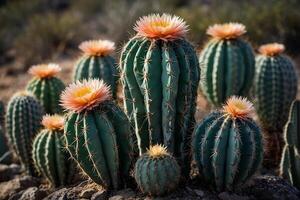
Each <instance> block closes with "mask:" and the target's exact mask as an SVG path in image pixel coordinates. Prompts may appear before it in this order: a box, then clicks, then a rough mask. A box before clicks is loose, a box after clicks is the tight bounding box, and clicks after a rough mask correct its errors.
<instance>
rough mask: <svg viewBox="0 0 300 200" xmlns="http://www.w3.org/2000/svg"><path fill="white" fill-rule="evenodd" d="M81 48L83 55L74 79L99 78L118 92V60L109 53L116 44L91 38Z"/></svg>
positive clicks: (77, 65) (76, 68) (114, 92)
mask: <svg viewBox="0 0 300 200" xmlns="http://www.w3.org/2000/svg"><path fill="white" fill-rule="evenodd" d="M79 49H80V50H81V51H82V52H83V56H82V57H81V58H80V59H79V60H78V61H77V63H76V65H75V68H74V73H73V80H74V81H76V80H83V79H88V78H99V79H102V80H104V82H105V83H106V84H108V85H109V86H110V88H111V90H112V91H113V94H114V97H115V96H116V92H117V80H118V71H117V67H116V62H115V60H114V58H112V57H111V56H110V55H109V54H111V53H112V52H113V51H114V50H115V44H114V43H113V42H111V41H109V40H91V41H85V42H82V43H81V44H80V45H79Z"/></svg>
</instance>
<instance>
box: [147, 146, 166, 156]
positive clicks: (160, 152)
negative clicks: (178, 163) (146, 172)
mask: <svg viewBox="0 0 300 200" xmlns="http://www.w3.org/2000/svg"><path fill="white" fill-rule="evenodd" d="M147 154H148V155H149V156H150V157H151V158H160V157H164V156H167V155H169V153H168V151H167V148H166V147H164V146H163V145H159V144H157V145H154V146H151V147H150V148H149V149H148V150H147Z"/></svg>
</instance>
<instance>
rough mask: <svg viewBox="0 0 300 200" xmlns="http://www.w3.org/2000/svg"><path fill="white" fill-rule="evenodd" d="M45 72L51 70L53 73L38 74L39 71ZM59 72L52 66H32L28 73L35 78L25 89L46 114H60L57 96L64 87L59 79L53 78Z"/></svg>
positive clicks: (60, 109)
mask: <svg viewBox="0 0 300 200" xmlns="http://www.w3.org/2000/svg"><path fill="white" fill-rule="evenodd" d="M52 68H53V69H52ZM46 70H53V73H50V74H48V75H44V74H39V72H40V71H42V72H43V71H46ZM55 70H57V71H55ZM59 71H60V68H59V67H58V66H57V65H54V64H49V65H39V66H33V67H32V68H31V70H30V71H29V72H30V73H31V74H33V75H34V76H35V77H34V78H33V79H32V80H31V81H30V82H29V83H28V84H27V87H26V89H27V90H28V91H30V92H31V93H33V94H34V95H35V96H36V98H37V99H38V100H39V101H40V103H41V104H42V106H43V107H44V110H45V112H46V113H48V114H55V113H62V107H61V106H60V104H59V96H60V94H61V92H62V91H63V90H64V88H65V85H64V83H63V82H62V81H61V80H60V79H58V78H57V77H54V75H55V74H56V73H58V72H59ZM51 72H52V71H51Z"/></svg>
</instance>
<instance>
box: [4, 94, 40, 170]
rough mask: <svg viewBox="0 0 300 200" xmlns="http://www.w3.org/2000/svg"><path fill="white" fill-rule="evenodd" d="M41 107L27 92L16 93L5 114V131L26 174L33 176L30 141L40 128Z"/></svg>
mask: <svg viewBox="0 0 300 200" xmlns="http://www.w3.org/2000/svg"><path fill="white" fill-rule="evenodd" d="M42 116H43V107H42V106H41V105H40V103H39V102H38V100H37V99H36V98H35V97H34V96H33V95H32V94H30V93H28V92H27V91H23V92H18V93H16V94H15V95H14V96H13V97H12V98H11V99H10V101H9V103H8V106H7V112H6V131H7V135H8V137H9V140H10V144H11V145H12V146H13V149H14V150H15V152H16V154H17V156H18V158H19V159H20V161H21V163H22V164H23V166H24V167H25V169H26V171H27V173H29V174H31V175H35V170H34V166H33V161H32V159H31V151H32V140H33V138H34V137H35V135H36V134H37V133H38V131H39V130H40V127H41V120H42Z"/></svg>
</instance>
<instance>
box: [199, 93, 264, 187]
mask: <svg viewBox="0 0 300 200" xmlns="http://www.w3.org/2000/svg"><path fill="white" fill-rule="evenodd" d="M252 112H253V106H252V104H251V103H250V102H249V101H247V100H246V99H245V98H237V97H231V98H230V99H229V100H227V104H226V105H225V106H224V107H223V110H221V111H215V112H212V113H211V114H210V115H208V116H207V117H206V118H205V119H204V120H203V121H202V122H201V123H200V124H199V125H198V126H197V128H196V129H195V135H194V140H193V152H194V156H195V160H196V163H197V166H198V168H199V171H200V174H201V175H203V177H204V179H205V180H206V181H207V182H208V183H209V184H211V185H213V186H214V187H216V189H217V190H218V191H223V190H232V189H233V188H235V187H237V186H240V185H242V184H243V183H245V182H246V181H247V180H248V179H249V178H250V177H251V176H252V175H253V174H254V173H255V172H256V171H257V170H258V168H259V167H260V165H261V162H262V159H263V144H262V135H261V133H260V129H259V128H258V126H257V125H256V123H255V122H254V121H253V119H252V118H251V113H252Z"/></svg>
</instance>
